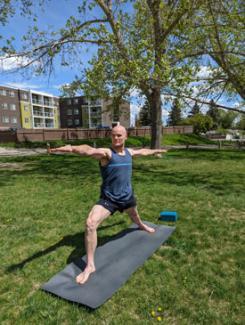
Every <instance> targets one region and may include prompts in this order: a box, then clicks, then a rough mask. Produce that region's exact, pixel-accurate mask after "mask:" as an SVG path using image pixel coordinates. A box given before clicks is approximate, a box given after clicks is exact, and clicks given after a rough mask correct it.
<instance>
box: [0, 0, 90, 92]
mask: <svg viewBox="0 0 245 325" xmlns="http://www.w3.org/2000/svg"><path fill="white" fill-rule="evenodd" d="M37 2H38V1H37ZM80 2H81V1H78V0H55V1H47V4H46V6H45V8H46V10H45V11H43V10H40V9H39V8H38V6H37V9H38V11H37V12H38V20H37V23H38V26H40V28H42V29H43V28H44V29H46V28H47V27H48V26H50V25H52V26H54V28H59V27H62V25H64V23H65V22H66V20H67V18H68V17H69V16H71V15H72V14H74V11H75V8H76V7H77V6H78V5H79V3H80ZM31 23H32V21H31V20H30V19H28V18H27V17H23V16H21V15H19V14H18V15H16V16H15V17H14V19H13V18H12V19H10V20H9V23H8V24H7V25H6V26H3V27H2V26H1V27H0V35H1V34H2V35H4V36H6V37H10V36H14V37H15V39H16V42H15V45H16V46H17V47H20V46H21V37H22V36H23V35H24V34H25V32H26V31H27V29H28V26H29V25H30V24H31ZM0 44H1V43H0ZM81 56H82V59H84V62H86V61H87V60H88V58H89V53H81ZM17 63H18V62H16V61H13V60H12V61H11V60H9V61H7V62H6V60H5V61H4V63H3V64H1V65H0V72H1V75H0V84H7V85H9V86H13V87H17V88H19V87H20V88H31V89H34V90H38V91H45V92H48V93H51V94H54V95H57V96H58V95H60V91H59V88H60V86H61V85H63V84H66V83H70V82H71V81H73V80H74V77H75V74H76V72H77V71H76V70H75V69H73V68H72V67H69V68H67V67H62V66H60V65H59V60H56V62H55V71H54V73H53V74H52V75H51V76H50V77H48V76H33V75H30V76H28V75H26V74H24V75H23V73H21V72H19V71H13V68H15V67H16V64H17Z"/></svg>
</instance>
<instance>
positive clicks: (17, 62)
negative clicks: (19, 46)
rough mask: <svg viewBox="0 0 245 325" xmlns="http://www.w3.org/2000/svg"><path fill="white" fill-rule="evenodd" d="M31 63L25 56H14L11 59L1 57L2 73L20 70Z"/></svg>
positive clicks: (0, 66)
mask: <svg viewBox="0 0 245 325" xmlns="http://www.w3.org/2000/svg"><path fill="white" fill-rule="evenodd" d="M29 62H30V59H28V58H27V57H25V56H23V57H17V56H13V57H10V58H9V57H7V56H1V57H0V71H2V72H7V71H12V70H16V69H19V68H21V67H23V66H25V65H26V64H28V63H29Z"/></svg>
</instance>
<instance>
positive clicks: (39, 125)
mask: <svg viewBox="0 0 245 325" xmlns="http://www.w3.org/2000/svg"><path fill="white" fill-rule="evenodd" d="M34 128H45V123H34Z"/></svg>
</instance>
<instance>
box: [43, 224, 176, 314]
mask: <svg viewBox="0 0 245 325" xmlns="http://www.w3.org/2000/svg"><path fill="white" fill-rule="evenodd" d="M144 223H146V224H147V225H149V226H152V227H154V228H155V229H156V231H155V233H153V234H149V233H147V232H146V231H142V230H139V228H138V226H137V225H135V224H133V225H131V226H130V227H129V228H127V229H125V230H124V231H122V232H120V233H119V234H117V235H116V236H115V237H114V238H113V239H112V240H110V241H109V242H107V243H106V244H104V245H103V246H100V247H97V249H96V252H95V266H96V272H94V273H92V274H91V275H90V277H89V279H88V281H87V282H86V283H85V284H83V285H80V284H77V283H76V281H75V278H76V276H77V275H78V274H79V273H80V272H81V271H82V270H83V269H84V268H85V266H86V257H85V256H83V257H82V258H80V259H79V260H77V261H75V262H73V263H71V264H69V265H67V266H66V267H65V268H64V270H62V271H61V272H59V273H57V274H56V275H55V276H53V277H52V278H51V279H50V280H49V281H48V282H47V283H45V284H44V285H43V286H42V289H43V290H45V291H48V292H51V293H53V294H55V295H57V296H59V297H62V298H64V299H67V300H70V301H72V302H76V303H79V304H83V305H86V306H88V307H90V308H93V309H95V308H97V307H99V306H100V305H102V304H103V303H104V302H105V301H106V300H107V299H109V298H110V297H111V296H112V295H113V294H114V292H116V291H117V289H119V288H120V287H121V286H122V285H123V284H124V283H125V282H126V281H127V279H128V278H129V277H130V275H131V274H132V273H133V272H134V271H135V270H136V269H137V268H138V267H139V266H141V265H142V264H143V263H144V262H145V260H146V259H147V258H149V257H150V256H151V255H152V254H153V253H154V252H155V251H156V250H157V248H158V247H159V246H161V244H162V243H163V242H165V241H166V240H167V239H168V237H169V236H170V235H171V234H172V232H173V231H174V229H175V227H169V226H163V225H155V224H152V223H150V222H146V221H144Z"/></svg>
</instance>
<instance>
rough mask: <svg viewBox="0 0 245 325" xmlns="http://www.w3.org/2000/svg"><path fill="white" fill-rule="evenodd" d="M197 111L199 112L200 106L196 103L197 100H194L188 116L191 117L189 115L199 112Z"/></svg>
mask: <svg viewBox="0 0 245 325" xmlns="http://www.w3.org/2000/svg"><path fill="white" fill-rule="evenodd" d="M199 113H200V106H199V105H198V104H197V102H195V105H194V106H193V107H192V109H191V111H190V112H189V114H188V116H189V117H191V116H193V115H196V114H199Z"/></svg>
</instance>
